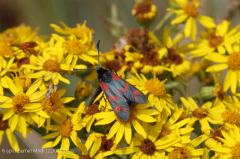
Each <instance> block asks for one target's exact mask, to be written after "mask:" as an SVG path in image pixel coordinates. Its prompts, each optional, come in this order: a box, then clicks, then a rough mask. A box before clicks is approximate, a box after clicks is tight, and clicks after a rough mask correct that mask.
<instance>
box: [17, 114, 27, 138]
mask: <svg viewBox="0 0 240 159" xmlns="http://www.w3.org/2000/svg"><path fill="white" fill-rule="evenodd" d="M19 126H20V127H21V133H22V137H23V138H26V136H27V123H26V119H25V117H24V116H22V115H19Z"/></svg>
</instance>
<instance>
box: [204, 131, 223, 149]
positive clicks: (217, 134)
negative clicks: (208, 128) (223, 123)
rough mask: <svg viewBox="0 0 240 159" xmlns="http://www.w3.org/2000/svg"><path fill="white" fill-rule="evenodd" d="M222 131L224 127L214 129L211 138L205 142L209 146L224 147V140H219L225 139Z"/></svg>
mask: <svg viewBox="0 0 240 159" xmlns="http://www.w3.org/2000/svg"><path fill="white" fill-rule="evenodd" d="M222 131H224V129H222V128H219V129H217V130H213V132H212V134H210V138H209V139H207V140H206V141H205V143H204V144H205V145H206V146H207V147H208V148H215V147H219V148H222V147H224V145H223V142H222V141H221V140H219V138H222V139H225V138H224V137H223V135H222Z"/></svg>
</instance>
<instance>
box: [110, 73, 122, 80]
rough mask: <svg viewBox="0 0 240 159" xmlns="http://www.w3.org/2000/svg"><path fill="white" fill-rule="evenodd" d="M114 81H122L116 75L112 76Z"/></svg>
mask: <svg viewBox="0 0 240 159" xmlns="http://www.w3.org/2000/svg"><path fill="white" fill-rule="evenodd" d="M111 75H112V77H113V79H115V80H116V81H119V80H120V77H118V76H117V75H115V74H114V73H112V74H111Z"/></svg>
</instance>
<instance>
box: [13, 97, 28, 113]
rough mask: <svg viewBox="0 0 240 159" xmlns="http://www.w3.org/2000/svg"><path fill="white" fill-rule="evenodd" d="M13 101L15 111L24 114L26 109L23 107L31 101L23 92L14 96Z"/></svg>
mask: <svg viewBox="0 0 240 159" xmlns="http://www.w3.org/2000/svg"><path fill="white" fill-rule="evenodd" d="M12 102H13V111H14V112H15V113H18V114H20V115H23V114H24V111H25V109H24V108H23V107H24V106H26V105H28V104H30V103H31V102H30V99H29V97H28V96H27V95H26V94H25V93H21V94H18V95H16V96H15V97H13V99H12Z"/></svg>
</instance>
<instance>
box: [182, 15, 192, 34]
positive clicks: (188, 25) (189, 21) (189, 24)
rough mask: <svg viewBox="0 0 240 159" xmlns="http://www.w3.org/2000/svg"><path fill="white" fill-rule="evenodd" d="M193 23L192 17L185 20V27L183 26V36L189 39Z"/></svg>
mask: <svg viewBox="0 0 240 159" xmlns="http://www.w3.org/2000/svg"><path fill="white" fill-rule="evenodd" d="M193 22H194V19H193V18H192V17H189V18H188V19H187V22H186V26H185V29H184V34H185V36H186V37H189V36H190V35H191V32H192V27H193V26H192V24H193Z"/></svg>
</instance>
